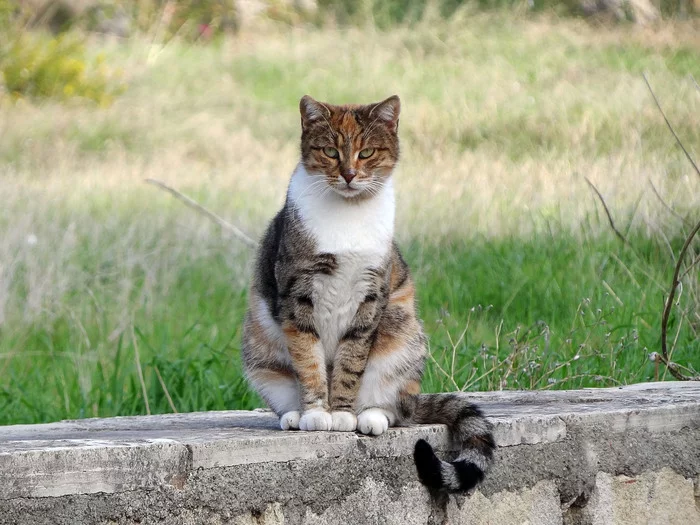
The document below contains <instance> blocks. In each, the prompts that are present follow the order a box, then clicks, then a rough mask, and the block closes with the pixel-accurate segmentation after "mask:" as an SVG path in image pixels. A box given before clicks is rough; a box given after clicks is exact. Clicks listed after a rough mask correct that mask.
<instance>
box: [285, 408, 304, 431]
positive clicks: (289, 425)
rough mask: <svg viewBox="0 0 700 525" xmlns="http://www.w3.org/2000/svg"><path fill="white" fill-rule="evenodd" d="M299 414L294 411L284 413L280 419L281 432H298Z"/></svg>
mask: <svg viewBox="0 0 700 525" xmlns="http://www.w3.org/2000/svg"><path fill="white" fill-rule="evenodd" d="M300 417H301V414H299V412H297V411H296V410H294V411H292V412H285V413H284V414H282V417H281V418H280V427H282V430H299V418H300Z"/></svg>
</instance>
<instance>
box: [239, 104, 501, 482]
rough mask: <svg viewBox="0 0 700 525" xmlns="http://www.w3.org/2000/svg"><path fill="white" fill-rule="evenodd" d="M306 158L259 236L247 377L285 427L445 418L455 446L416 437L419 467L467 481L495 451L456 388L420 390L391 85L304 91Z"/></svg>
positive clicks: (422, 348)
mask: <svg viewBox="0 0 700 525" xmlns="http://www.w3.org/2000/svg"><path fill="white" fill-rule="evenodd" d="M300 110H301V162H300V163H299V165H298V166H297V168H296V170H295V171H294V173H293V174H292V178H291V182H290V184H289V189H288V191H287V199H286V202H285V205H284V207H283V208H282V210H281V211H280V212H279V213H278V214H277V216H276V217H275V218H274V219H273V220H272V222H271V224H270V225H269V227H268V229H267V231H266V233H265V236H264V238H263V240H262V243H261V246H260V249H259V252H258V256H257V262H256V266H255V271H254V276H253V281H252V284H251V287H250V295H249V307H248V312H247V314H246V318H245V325H244V332H243V361H244V368H245V372H246V375H247V377H248V380H249V382H250V383H251V385H252V386H253V387H254V388H255V389H256V390H257V391H258V392H259V393H260V395H261V396H262V397H263V398H264V399H265V401H266V402H267V404H268V405H269V406H270V407H271V408H272V410H274V411H275V413H276V414H277V415H278V416H279V418H280V426H281V427H282V429H284V430H291V429H294V430H296V429H300V430H307V431H310V430H334V431H341V432H353V431H356V430H357V431H359V432H361V433H362V434H371V435H375V436H377V435H379V434H382V433H383V432H386V430H387V428H389V427H390V426H395V425H408V424H413V423H444V424H446V425H448V426H449V428H450V429H451V431H452V435H453V436H454V439H455V440H456V441H457V442H458V443H459V445H460V447H461V452H460V453H459V456H458V457H457V459H456V460H454V461H452V462H451V463H448V462H445V461H441V460H439V459H438V458H437V457H436V456H435V454H434V452H433V449H432V447H431V446H430V445H429V444H428V443H427V442H426V441H424V440H420V441H418V443H417V444H416V447H415V453H414V457H415V462H416V466H417V469H418V475H419V477H420V479H421V481H422V482H423V483H424V484H426V485H428V486H429V487H432V488H435V489H445V490H450V491H462V490H468V489H470V488H472V487H473V486H475V485H476V484H477V483H479V481H481V479H482V478H483V477H484V473H485V472H486V470H487V468H488V467H489V464H490V463H491V461H492V456H493V450H494V447H495V445H494V440H493V437H492V434H491V425H490V423H489V422H488V421H487V420H486V419H484V417H483V416H482V415H481V412H480V411H479V409H478V408H477V407H475V406H474V405H472V404H471V403H469V402H468V401H467V400H466V399H465V396H464V395H462V394H420V381H421V377H422V374H423V367H424V364H425V359H426V354H427V351H426V339H425V336H424V334H423V330H422V325H421V322H420V320H419V319H418V317H417V315H416V305H415V298H414V294H415V290H414V286H413V281H412V279H411V276H410V273H409V270H408V267H407V265H406V263H405V262H404V260H403V258H402V257H401V253H400V252H399V249H398V247H397V246H396V243H395V242H394V239H393V237H394V210H395V204H394V187H393V181H392V172H393V170H394V167H395V166H396V163H397V162H398V159H399V138H398V134H397V132H398V125H399V111H400V101H399V98H398V97H397V96H393V97H390V98H388V99H386V100H384V101H383V102H379V103H377V104H370V105H346V106H334V105H331V104H325V103H321V102H317V101H316V100H314V99H312V98H311V97H309V96H305V97H303V98H302V99H301V102H300Z"/></svg>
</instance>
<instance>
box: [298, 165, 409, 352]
mask: <svg viewBox="0 0 700 525" xmlns="http://www.w3.org/2000/svg"><path fill="white" fill-rule="evenodd" d="M289 197H290V200H291V201H292V203H293V205H294V207H295V211H296V213H297V214H298V216H299V218H300V219H301V221H302V223H303V225H304V227H305V229H306V230H307V231H308V232H309V234H310V235H312V236H313V237H314V239H315V240H316V243H317V250H318V252H319V253H332V254H333V255H335V256H336V261H337V263H338V268H337V270H336V271H335V272H334V273H333V275H322V274H321V275H318V276H317V277H316V279H315V281H314V290H313V294H312V296H313V301H314V321H315V324H316V328H317V330H318V332H319V336H320V337H321V342H322V344H323V347H324V351H325V353H326V356H327V357H328V358H330V359H332V357H333V355H334V354H335V350H336V347H337V345H338V341H339V339H340V337H342V335H343V334H344V333H345V331H346V330H347V329H348V328H349V327H350V325H351V323H352V319H353V317H354V315H355V312H356V311H357V308H358V306H359V305H360V303H361V302H362V300H363V299H364V297H365V295H366V293H367V284H368V283H367V279H366V276H365V271H366V270H367V269H368V268H377V267H379V266H381V265H382V264H384V263H385V261H386V258H387V256H388V254H389V251H390V249H391V242H392V239H393V236H394V211H395V202H394V188H393V185H392V182H391V179H390V180H389V181H387V183H386V184H385V185H384V186H383V187H382V189H381V190H380V191H379V193H378V194H377V195H374V196H373V197H371V198H369V199H366V200H363V201H360V202H351V201H347V200H346V199H344V198H343V197H341V196H340V195H338V194H336V193H335V192H333V191H329V189H328V188H327V186H326V184H325V182H323V179H322V176H320V175H318V176H314V175H309V174H308V173H307V172H306V171H305V170H304V168H303V167H302V166H301V165H300V166H299V167H298V168H297V170H296V171H295V173H294V175H293V176H292V181H291V183H290V186H289Z"/></svg>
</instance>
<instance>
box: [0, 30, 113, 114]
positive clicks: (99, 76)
mask: <svg viewBox="0 0 700 525" xmlns="http://www.w3.org/2000/svg"><path fill="white" fill-rule="evenodd" d="M0 73H1V74H2V77H1V78H0V85H2V86H4V89H5V91H6V92H7V93H8V94H9V95H10V96H11V97H12V98H14V99H19V98H23V97H30V98H58V99H68V98H72V97H81V98H84V99H88V100H92V101H94V102H97V103H98V104H100V105H101V106H108V105H110V104H111V103H112V101H113V100H114V97H115V96H117V95H119V94H121V93H122V92H123V91H124V90H125V89H126V84H125V83H124V82H123V81H121V80H120V73H119V72H118V71H116V72H113V71H110V70H109V69H108V68H107V66H106V65H105V57H104V55H97V56H96V57H95V58H94V59H91V58H89V57H88V56H87V53H86V50H85V43H84V39H83V38H82V37H80V36H78V35H77V34H74V33H65V34H61V35H58V36H57V37H54V38H50V37H48V36H46V35H44V34H42V33H28V32H24V33H20V34H18V35H17V36H16V37H15V38H13V39H12V41H11V42H10V43H9V44H6V45H5V46H3V47H2V48H0Z"/></svg>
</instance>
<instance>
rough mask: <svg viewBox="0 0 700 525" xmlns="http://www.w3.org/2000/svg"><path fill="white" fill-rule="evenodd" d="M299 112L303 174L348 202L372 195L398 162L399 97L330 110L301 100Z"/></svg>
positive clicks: (319, 104)
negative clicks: (323, 183)
mask: <svg viewBox="0 0 700 525" xmlns="http://www.w3.org/2000/svg"><path fill="white" fill-rule="evenodd" d="M299 109H300V111H301V161H302V163H303V164H304V167H305V168H306V171H307V172H308V173H310V174H312V175H317V176H322V177H324V179H325V181H326V182H327V184H328V186H330V188H331V189H332V190H333V191H335V192H336V193H338V194H340V195H342V196H343V197H345V198H348V199H356V198H366V197H370V196H372V195H374V194H376V193H377V191H378V190H379V189H380V188H381V187H382V185H383V184H384V183H385V182H386V180H387V179H388V177H389V176H390V175H391V172H392V171H393V169H394V166H395V165H396V163H397V162H398V160H399V136H398V128H399V112H400V110H401V102H400V100H399V97H397V96H396V95H394V96H393V97H389V98H388V99H386V100H384V101H382V102H378V103H376V104H368V105H346V106H334V105H331V104H326V103H324V102H318V101H316V100H314V99H313V98H311V97H310V96H308V95H306V96H305V97H303V98H302V99H301V101H300V102H299Z"/></svg>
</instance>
